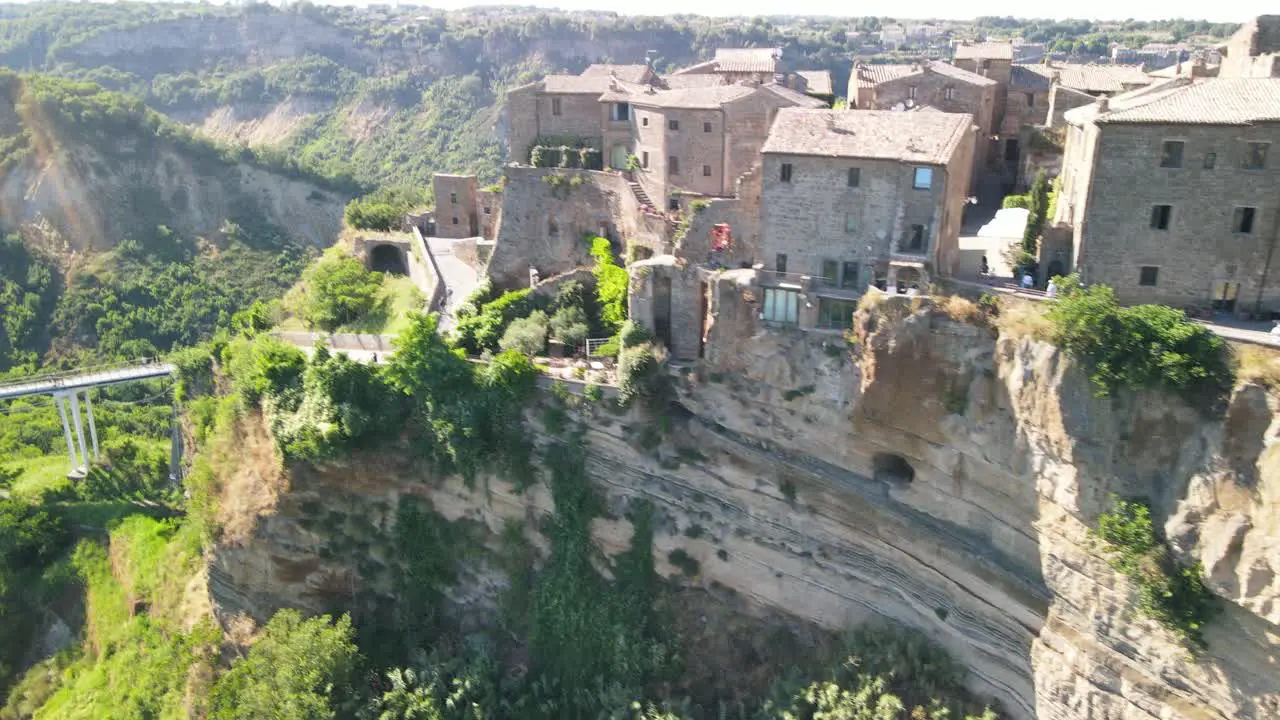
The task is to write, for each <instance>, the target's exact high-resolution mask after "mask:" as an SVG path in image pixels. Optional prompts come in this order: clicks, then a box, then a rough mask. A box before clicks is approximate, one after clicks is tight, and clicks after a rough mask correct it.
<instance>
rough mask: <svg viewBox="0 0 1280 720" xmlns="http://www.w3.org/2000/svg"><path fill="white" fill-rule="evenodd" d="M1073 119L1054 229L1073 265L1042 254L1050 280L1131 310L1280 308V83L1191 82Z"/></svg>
mask: <svg viewBox="0 0 1280 720" xmlns="http://www.w3.org/2000/svg"><path fill="white" fill-rule="evenodd" d="M1066 120H1067V123H1068V131H1067V140H1066V156H1065V161H1064V165H1063V174H1062V190H1061V195H1060V196H1059V198H1058V203H1057V215H1056V217H1055V218H1054V221H1055V224H1056V225H1057V226H1058V227H1059V228H1061V229H1062V230H1063V231H1064V233H1065V234H1066V235H1068V236H1069V238H1070V240H1069V241H1068V242H1069V244H1070V256H1069V259H1057V258H1045V257H1044V253H1043V252H1042V263H1047V264H1048V272H1049V274H1050V275H1052V274H1056V273H1058V272H1063V273H1065V272H1070V271H1072V270H1078V271H1079V272H1080V274H1081V276H1082V279H1083V280H1084V281H1086V282H1089V283H1105V284H1107V285H1110V286H1112V287H1113V288H1115V290H1116V294H1117V295H1118V296H1119V298H1120V300H1121V301H1122V302H1125V303H1143V302H1155V303H1163V304H1168V305H1172V306H1174V307H1187V308H1201V309H1209V308H1212V309H1214V310H1218V311H1221V312H1232V313H1238V314H1243V313H1253V312H1271V311H1273V310H1276V309H1280V268H1277V267H1276V265H1278V264H1280V258H1278V257H1276V255H1275V250H1276V245H1277V240H1278V239H1280V238H1278V233H1280V214H1278V213H1280V196H1278V195H1277V193H1276V188H1277V187H1280V157H1278V156H1277V152H1280V150H1277V148H1280V79H1261V78H1259V79H1240V78H1233V79H1226V78H1217V79H1204V80H1192V79H1191V78H1179V79H1174V80H1170V81H1166V82H1162V83H1158V84H1155V85H1152V86H1150V87H1147V88H1142V89H1139V90H1135V91H1132V92H1129V93H1124V94H1122V95H1117V96H1116V97H1113V98H1109V99H1108V98H1107V97H1106V96H1103V97H1101V98H1099V99H1098V100H1097V101H1096V102H1095V103H1094V104H1093V105H1090V106H1087V107H1082V108H1077V109H1075V110H1071V111H1069V112H1067V113H1066ZM1042 250H1043V248H1042ZM1055 262H1056V263H1057V265H1056V266H1055V265H1054V263H1055Z"/></svg>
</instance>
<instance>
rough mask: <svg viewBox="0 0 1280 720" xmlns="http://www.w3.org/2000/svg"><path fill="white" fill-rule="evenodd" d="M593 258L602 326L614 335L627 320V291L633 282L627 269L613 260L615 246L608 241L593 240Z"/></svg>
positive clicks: (602, 239) (601, 239)
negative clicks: (594, 260)
mask: <svg viewBox="0 0 1280 720" xmlns="http://www.w3.org/2000/svg"><path fill="white" fill-rule="evenodd" d="M591 257H593V258H595V259H596V266H595V269H594V270H593V272H594V273H595V276H596V300H597V302H599V304H600V324H601V326H602V328H603V329H604V330H605V331H606V332H607V333H608V334H609V335H613V334H614V333H616V332H618V330H620V329H621V328H622V324H623V323H624V322H626V320H627V290H628V289H629V288H630V287H631V280H630V278H629V277H628V275H627V269H626V268H623V267H619V266H618V264H617V263H616V262H615V261H614V259H613V246H612V245H611V244H610V243H609V241H608V240H606V239H604V238H601V237H597V238H592V239H591Z"/></svg>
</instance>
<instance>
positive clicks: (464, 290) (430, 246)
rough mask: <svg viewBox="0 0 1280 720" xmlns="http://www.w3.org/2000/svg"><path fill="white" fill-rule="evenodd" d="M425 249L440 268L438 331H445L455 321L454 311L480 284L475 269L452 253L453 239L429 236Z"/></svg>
mask: <svg viewBox="0 0 1280 720" xmlns="http://www.w3.org/2000/svg"><path fill="white" fill-rule="evenodd" d="M426 240H427V250H428V251H429V252H430V253H431V256H432V257H434V258H435V261H436V266H437V267H439V268H440V279H441V281H442V282H443V283H444V297H443V299H442V300H441V301H440V308H439V310H440V325H439V329H440V332H447V331H448V330H449V329H450V328H452V327H453V324H454V322H455V318H454V313H455V312H456V311H457V308H458V306H459V305H461V304H462V303H463V302H464V301H465V300H466V299H467V298H468V297H470V295H471V293H472V292H473V291H474V290H475V289H476V287H477V286H478V285H479V284H480V278H479V277H478V276H477V275H476V271H475V270H474V269H472V267H471V266H470V265H468V264H466V263H465V262H463V261H462V260H460V259H458V257H457V256H456V255H454V254H453V241H452V240H450V239H449V238H438V237H429V238H427V239H426Z"/></svg>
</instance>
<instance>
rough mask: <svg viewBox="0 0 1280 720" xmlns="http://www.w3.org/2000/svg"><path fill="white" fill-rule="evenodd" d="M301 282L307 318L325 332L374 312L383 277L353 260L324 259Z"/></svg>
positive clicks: (304, 311) (343, 258)
mask: <svg viewBox="0 0 1280 720" xmlns="http://www.w3.org/2000/svg"><path fill="white" fill-rule="evenodd" d="M304 282H306V284H307V295H308V301H307V306H306V307H305V308H303V313H304V315H305V316H306V319H307V320H308V321H310V322H312V323H314V324H316V325H319V326H320V327H322V328H324V329H325V330H335V329H337V328H338V327H339V326H340V325H343V324H345V323H349V322H351V321H352V320H355V319H357V318H359V317H361V316H363V315H365V314H367V313H368V312H370V311H371V310H373V309H374V307H375V306H376V305H377V304H378V291H379V289H380V288H381V286H382V276H381V275H380V274H379V273H375V272H370V271H369V270H366V269H365V267H364V265H361V264H360V261H358V260H356V259H355V258H348V257H326V258H323V259H321V260H320V261H319V262H317V263H316V264H315V265H313V266H312V267H311V268H310V269H308V270H307V273H306V277H304Z"/></svg>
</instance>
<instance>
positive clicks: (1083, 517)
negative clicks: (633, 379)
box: [210, 298, 1280, 720]
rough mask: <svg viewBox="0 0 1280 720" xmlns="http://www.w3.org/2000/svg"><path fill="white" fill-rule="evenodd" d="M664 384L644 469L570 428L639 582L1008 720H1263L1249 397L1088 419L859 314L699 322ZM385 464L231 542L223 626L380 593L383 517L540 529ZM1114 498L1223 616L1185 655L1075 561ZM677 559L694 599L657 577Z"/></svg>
mask: <svg viewBox="0 0 1280 720" xmlns="http://www.w3.org/2000/svg"><path fill="white" fill-rule="evenodd" d="M902 300H906V298H903V299H902ZM678 385H679V408H675V409H673V411H672V412H671V413H670V414H669V415H668V418H667V422H668V423H669V424H670V430H669V431H668V432H667V434H666V436H665V439H664V440H663V441H662V442H661V443H660V444H658V445H657V446H656V447H653V444H652V443H651V442H644V441H642V440H641V439H642V438H644V437H645V436H646V435H648V436H649V437H651V436H652V426H653V423H652V421H651V419H649V418H645V417H641V416H628V417H615V416H612V415H610V414H608V413H597V414H596V415H594V416H593V417H591V419H590V420H589V421H588V427H589V429H588V431H587V447H588V452H589V457H588V469H589V472H590V474H591V476H592V478H593V480H594V481H595V482H596V483H597V484H598V485H599V487H600V488H601V490H602V491H603V493H602V494H603V495H604V497H605V498H606V501H607V504H608V506H609V508H610V510H611V512H610V513H609V516H610V517H615V518H619V517H625V513H624V512H622V511H623V509H624V508H625V507H626V506H627V505H628V504H630V503H631V502H634V501H635V500H636V499H639V498H645V499H647V500H649V501H651V502H652V503H653V505H654V506H655V507H656V508H657V510H658V513H657V523H656V531H657V532H656V538H655V555H656V557H657V559H658V561H659V568H660V570H662V571H663V572H665V573H668V574H670V575H672V576H673V577H680V578H682V582H687V583H690V584H695V585H701V586H704V587H707V588H716V589H721V590H723V589H729V590H732V591H734V592H736V595H737V598H738V601H740V602H741V604H742V605H743V606H744V607H746V608H756V609H758V610H759V611H761V612H765V611H769V612H782V613H785V614H786V615H788V616H789V617H791V618H793V619H794V620H796V621H799V622H804V623H809V624H811V625H814V626H820V627H825V628H832V629H839V628H844V627H848V626H850V625H854V624H857V623H860V622H863V621H865V620H868V619H872V618H878V617H888V618H891V619H893V620H896V621H899V622H902V623H905V624H907V625H911V626H914V627H918V628H922V629H924V630H925V631H926V632H927V633H928V634H929V635H930V636H931V637H933V638H935V639H936V640H937V641H938V642H940V643H942V644H943V645H945V646H946V647H947V648H948V649H949V650H950V651H951V652H952V653H953V655H955V656H956V657H958V658H959V659H961V660H962V661H963V662H965V663H966V664H967V665H968V666H969V667H970V668H971V670H972V682H973V685H974V689H975V690H977V691H978V692H980V693H984V694H986V695H989V696H992V697H994V698H996V699H998V700H999V701H1000V703H1001V704H1002V706H1003V709H1004V711H1005V712H1006V713H1007V714H1008V715H1009V716H1011V717H1015V718H1032V717H1038V718H1050V719H1054V720H1056V719H1059V718H1061V719H1064V720H1065V719H1067V718H1073V719H1084V718H1114V719H1118V720H1154V719H1156V718H1160V719H1161V720H1166V719H1171V718H1188V719H1191V718H1195V719H1200V718H1223V719H1225V718H1255V719H1261V718H1271V717H1277V716H1280V670H1277V660H1278V658H1277V643H1276V637H1277V634H1278V633H1280V628H1277V625H1276V623H1277V620H1278V618H1277V617H1276V596H1277V594H1278V592H1280V587H1277V583H1276V580H1275V575H1274V572H1275V569H1276V568H1275V564H1276V563H1277V562H1280V561H1278V560H1277V558H1280V554H1278V553H1276V552H1275V549H1274V544H1272V543H1274V542H1275V540H1274V538H1275V537H1276V535H1275V532H1274V529H1275V528H1274V523H1275V522H1276V513H1275V498H1276V492H1277V489H1280V475H1277V472H1276V469H1275V468H1274V467H1273V465H1274V463H1273V462H1272V461H1271V460H1270V454H1271V453H1270V451H1269V449H1268V448H1269V446H1270V444H1271V441H1272V439H1273V438H1274V437H1275V433H1276V431H1277V425H1276V417H1277V412H1276V411H1277V408H1276V400H1275V399H1274V398H1273V397H1272V396H1271V395H1270V394H1269V393H1267V392H1266V391H1265V390H1264V389H1263V388H1261V387H1259V386H1255V385H1246V386H1244V387H1241V388H1239V389H1237V390H1236V392H1235V393H1234V395H1233V396H1232V398H1231V402H1230V404H1229V408H1228V409H1227V411H1226V413H1225V416H1224V417H1211V416H1209V415H1207V414H1205V413H1203V412H1201V411H1198V410H1196V409H1193V408H1190V407H1187V406H1186V405H1185V404H1183V403H1182V402H1181V401H1179V400H1176V399H1172V398H1169V397H1167V396H1163V395H1160V394H1155V393H1150V394H1147V393H1144V394H1139V395H1127V396H1123V397H1119V398H1114V399H1111V398H1097V397H1095V396H1094V395H1093V393H1092V391H1091V388H1090V386H1089V384H1088V381H1087V378H1085V377H1084V376H1083V374H1082V373H1081V372H1080V371H1079V369H1078V368H1076V367H1075V366H1074V365H1073V363H1071V362H1070V361H1069V360H1068V359H1067V358H1065V357H1064V356H1063V355H1062V354H1061V353H1060V352H1058V351H1057V350H1055V349H1054V348H1052V347H1050V346H1048V345H1045V344H1042V343H1037V342H1034V341H1031V340H1027V339H1018V338H1014V337H1000V336H998V335H997V333H996V332H995V331H994V330H993V329H991V328H989V327H987V326H985V325H984V324H982V323H981V322H978V323H973V322H966V321H957V320H954V319H952V318H950V317H949V316H947V315H946V314H945V313H943V312H942V311H940V310H937V309H934V308H931V307H929V306H928V305H927V304H924V303H921V302H919V301H916V302H915V304H907V303H900V304H899V303H897V301H894V303H891V304H888V305H884V306H881V307H880V308H877V309H875V310H873V311H871V312H865V313H860V314H859V316H858V320H857V328H856V335H855V336H854V337H852V338H851V339H846V338H845V337H843V336H841V335H840V334H837V333H831V334H822V333H800V332H788V331H782V330H772V329H765V328H762V327H760V326H759V325H758V324H757V321H756V320H755V318H754V316H753V315H752V314H750V313H740V314H737V315H735V314H733V313H730V312H727V311H721V312H720V313H719V315H718V317H717V318H716V319H715V323H714V324H713V325H712V326H711V328H710V331H709V334H708V342H707V347H706V353H705V357H704V359H703V361H702V362H701V363H700V364H699V365H698V366H696V367H695V368H690V369H687V370H686V371H684V374H682V375H681V376H680V377H679V379H678ZM531 425H533V426H534V427H536V425H537V424H536V422H532V423H531ZM642 447H649V448H651V449H649V450H644V449H640V448H642ZM393 455H394V454H391V453H381V454H380V455H379V456H377V457H367V456H361V457H359V458H353V459H350V460H348V461H344V462H343V463H341V464H340V465H335V466H331V467H326V468H320V469H306V470H302V469H295V470H294V471H292V473H291V478H290V481H289V490H288V492H285V493H282V494H281V495H280V497H279V501H278V503H277V505H276V507H275V508H274V509H273V510H271V511H270V512H269V513H268V514H267V515H266V516H264V517H262V518H260V519H259V521H258V523H257V526H256V529H255V530H254V531H253V533H252V536H251V537H250V538H249V540H248V541H246V542H244V543H242V544H236V545H231V544H224V545H222V546H220V547H218V548H217V549H216V551H215V553H214V556H213V562H212V566H213V569H212V572H211V575H210V585H211V588H212V592H213V594H214V597H215V600H216V602H217V603H218V604H219V606H220V611H221V612H222V613H223V614H224V615H225V614H230V613H234V612H245V613H248V614H250V615H254V616H257V617H266V616H267V615H268V614H269V613H270V612H271V611H272V610H274V609H276V608H277V607H281V606H284V605H298V604H301V605H302V606H303V607H306V608H308V609H312V610H316V611H320V610H329V609H332V608H333V607H335V606H342V605H343V604H344V603H347V602H349V600H350V599H351V598H353V597H355V596H356V595H358V594H359V593H360V591H361V589H362V588H365V587H369V588H372V589H373V590H376V591H377V592H391V589H390V586H389V585H387V584H386V583H385V580H384V576H385V573H386V569H385V568H384V567H382V566H381V565H380V558H383V557H385V552H386V550H385V548H383V549H379V547H378V545H379V544H380V543H385V542H388V540H387V538H388V537H389V534H388V529H389V525H390V523H393V522H394V520H393V519H394V517H395V513H394V509H395V507H396V506H397V504H398V503H400V502H403V501H404V499H405V498H407V497H414V496H420V497H425V498H428V499H429V500H430V501H431V503H432V505H433V506H434V507H435V509H436V510H437V512H439V513H441V514H442V515H444V516H445V517H447V518H449V519H451V520H466V521H467V522H468V523H469V524H471V525H473V526H474V527H475V528H477V529H480V528H487V529H488V532H487V533H478V534H477V536H476V537H478V538H484V537H487V538H488V540H484V541H483V542H485V543H487V544H489V545H491V546H492V547H497V546H496V542H497V541H496V537H497V535H498V534H499V532H500V531H501V530H502V529H503V527H504V524H507V523H508V521H510V520H516V521H528V520H530V519H532V518H537V517H538V516H540V515H543V514H545V513H547V512H548V511H549V510H550V508H551V502H550V498H549V494H548V493H547V492H546V490H545V488H544V486H543V485H535V486H534V487H532V488H530V489H528V490H525V491H524V492H523V493H519V492H517V491H516V490H515V489H514V488H513V487H511V486H510V485H509V484H508V483H506V482H504V481H503V479H502V478H490V479H489V481H488V482H487V483H486V482H479V483H477V484H476V485H475V487H473V488H469V487H467V486H466V485H465V484H463V483H462V482H461V481H459V480H457V479H456V478H437V477H431V476H430V474H429V473H427V472H424V471H423V470H422V468H421V467H420V466H418V465H415V463H413V462H412V461H411V460H409V459H408V458H407V457H405V458H399V457H395V456H393ZM1113 493H1116V494H1120V495H1124V496H1129V495H1140V496H1144V497H1147V498H1148V499H1149V500H1150V502H1151V505H1152V509H1153V515H1154V516H1155V517H1156V518H1157V519H1158V520H1159V521H1160V522H1161V523H1162V525H1163V527H1164V528H1165V530H1166V532H1167V534H1168V536H1169V537H1170V538H1171V540H1172V541H1173V542H1174V544H1175V547H1176V549H1177V551H1178V552H1179V553H1180V554H1181V555H1182V556H1183V557H1184V559H1186V560H1192V559H1199V560H1201V561H1202V562H1203V563H1204V566H1205V568H1206V572H1207V573H1208V574H1209V577H1210V579H1211V581H1212V583H1213V587H1214V588H1215V590H1216V591H1217V592H1219V593H1220V594H1221V595H1222V596H1223V597H1224V598H1226V600H1227V602H1225V603H1224V604H1225V605H1226V607H1227V609H1226V611H1225V612H1224V613H1223V614H1222V615H1220V616H1219V617H1217V618H1215V619H1214V620H1213V621H1212V623H1211V624H1210V626H1209V628H1208V630H1207V632H1206V637H1207V639H1208V643H1209V647H1208V649H1207V651H1205V652H1203V653H1201V654H1199V655H1197V656H1195V657H1191V656H1189V655H1188V653H1187V652H1186V651H1185V650H1183V649H1182V648H1181V647H1180V646H1178V645H1177V643H1176V642H1175V639H1174V638H1173V637H1172V636H1171V635H1170V634H1169V633H1168V632H1167V631H1165V630H1164V629H1163V628H1161V627H1160V626H1158V625H1157V624H1155V623H1154V622H1152V621H1149V620H1147V619H1145V618H1143V617H1141V616H1138V615H1137V614H1136V613H1135V612H1134V610H1133V605H1132V602H1131V599H1132V588H1131V587H1130V586H1129V584H1128V582H1127V581H1126V580H1125V579H1124V578H1123V577H1122V576H1120V575H1118V574H1117V573H1116V572H1115V571H1114V570H1112V569H1111V568H1110V566H1109V565H1108V564H1107V563H1106V560H1105V558H1104V557H1102V555H1101V554H1100V553H1099V551H1098V549H1097V548H1096V547H1094V545H1093V543H1091V542H1090V539H1089V536H1088V532H1087V528H1088V527H1089V526H1090V525H1091V524H1092V523H1093V522H1094V520H1095V518H1096V515H1097V514H1098V513H1099V512H1101V511H1103V510H1104V509H1106V507H1107V505H1108V503H1109V498H1110V496H1111V494H1113ZM535 526H536V523H534V522H525V525H524V527H525V533H526V536H527V537H528V538H529V539H530V540H531V541H532V542H534V543H535V544H538V543H541V542H542V541H541V538H540V536H539V535H538V534H537V533H536V531H534V530H533V529H532V528H533V527H535ZM695 527H696V530H695ZM593 529H594V531H595V536H596V540H597V541H598V543H599V544H600V546H601V547H602V549H604V550H605V551H606V552H610V553H613V552H617V551H621V550H623V549H625V547H626V546H627V541H628V540H629V537H630V528H629V526H628V524H627V523H626V521H623V520H598V521H596V522H595V524H594V526H593ZM339 546H341V547H339ZM344 548H345V549H344ZM351 548H355V550H351ZM676 548H682V549H684V550H685V552H686V553H688V555H689V556H691V557H692V558H694V559H695V560H697V561H698V563H699V572H698V574H697V575H696V577H694V578H688V577H686V576H684V575H682V574H679V573H678V572H677V571H676V570H675V569H674V568H672V567H669V566H667V564H666V562H665V558H667V555H668V553H669V552H670V551H672V550H674V549H676ZM463 564H464V565H465V566H466V569H465V571H464V573H463V577H464V578H465V580H464V581H463V582H460V583H459V587H458V589H457V599H458V600H459V601H460V602H465V603H467V604H468V605H471V606H476V607H480V608H482V609H483V608H485V607H492V602H491V601H492V598H493V597H494V596H495V594H496V593H497V592H498V591H499V590H500V589H501V587H502V586H503V583H504V580H503V577H502V575H501V573H499V572H497V571H496V570H494V567H495V565H494V564H493V563H491V562H489V560H487V559H486V557H485V556H484V555H483V554H481V555H479V556H477V557H468V558H467V559H466V560H465V561H464V563H463ZM380 583H382V584H380ZM481 614H483V613H481Z"/></svg>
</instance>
